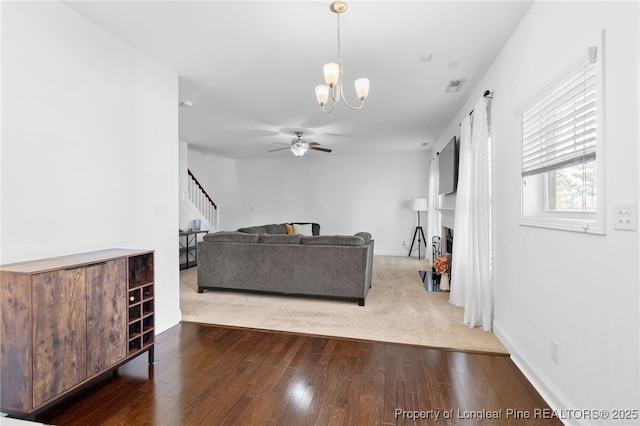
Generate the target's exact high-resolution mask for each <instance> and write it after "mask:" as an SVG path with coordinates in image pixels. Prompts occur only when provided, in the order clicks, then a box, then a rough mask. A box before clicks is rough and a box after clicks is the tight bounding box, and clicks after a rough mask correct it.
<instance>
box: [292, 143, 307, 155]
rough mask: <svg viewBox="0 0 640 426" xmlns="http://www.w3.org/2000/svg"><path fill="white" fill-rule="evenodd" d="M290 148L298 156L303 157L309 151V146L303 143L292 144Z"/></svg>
mask: <svg viewBox="0 0 640 426" xmlns="http://www.w3.org/2000/svg"><path fill="white" fill-rule="evenodd" d="M289 149H290V150H291V152H293V155H295V156H296V157H302V156H303V155H304V153H305V152H307V147H305V146H303V145H292V146H291V148H289Z"/></svg>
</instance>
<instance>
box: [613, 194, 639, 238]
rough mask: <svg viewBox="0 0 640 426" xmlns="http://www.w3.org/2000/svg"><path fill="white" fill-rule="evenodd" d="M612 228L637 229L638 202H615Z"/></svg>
mask: <svg viewBox="0 0 640 426" xmlns="http://www.w3.org/2000/svg"><path fill="white" fill-rule="evenodd" d="M613 208H614V210H615V212H614V216H613V217H614V218H615V224H614V226H613V228H614V229H617V230H619V231H637V230H638V203H637V202H636V201H630V202H626V203H615V204H614V205H613Z"/></svg>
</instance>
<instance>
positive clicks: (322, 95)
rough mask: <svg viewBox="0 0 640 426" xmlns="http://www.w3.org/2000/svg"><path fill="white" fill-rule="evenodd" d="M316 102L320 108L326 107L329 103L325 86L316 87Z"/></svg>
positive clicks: (327, 87) (327, 89) (327, 88)
mask: <svg viewBox="0 0 640 426" xmlns="http://www.w3.org/2000/svg"><path fill="white" fill-rule="evenodd" d="M316 100H317V101H318V103H319V104H320V106H324V105H326V103H327V102H328V101H329V86H325V85H324V84H322V85H320V86H316Z"/></svg>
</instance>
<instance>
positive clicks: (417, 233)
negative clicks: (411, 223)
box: [409, 226, 427, 260]
mask: <svg viewBox="0 0 640 426" xmlns="http://www.w3.org/2000/svg"><path fill="white" fill-rule="evenodd" d="M421 235H422V240H420V236H421ZM416 237H418V260H420V258H421V253H420V244H422V241H424V242H425V244H426V242H427V239H426V238H425V237H424V231H423V230H422V226H416V230H415V231H414V232H413V241H411V247H410V248H409V256H411V252H412V251H413V245H414V244H415V242H416ZM425 249H426V247H425Z"/></svg>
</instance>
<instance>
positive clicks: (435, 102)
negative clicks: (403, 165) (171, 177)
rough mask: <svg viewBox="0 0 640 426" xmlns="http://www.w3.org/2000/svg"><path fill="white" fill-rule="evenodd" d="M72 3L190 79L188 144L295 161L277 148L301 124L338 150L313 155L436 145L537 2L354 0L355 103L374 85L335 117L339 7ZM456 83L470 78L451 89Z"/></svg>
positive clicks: (344, 33)
mask: <svg viewBox="0 0 640 426" xmlns="http://www.w3.org/2000/svg"><path fill="white" fill-rule="evenodd" d="M64 3H65V4H66V5H67V6H68V7H70V8H72V9H73V10H75V11H77V12H78V13H79V14H81V15H83V16H84V17H86V18H87V19H89V20H91V21H93V22H95V23H96V24H97V25H99V26H101V27H102V28H104V29H106V30H107V31H109V32H110V33H112V34H114V35H115V36H117V37H119V38H121V39H122V40H124V41H125V42H127V43H128V44H130V45H131V46H133V47H135V48H136V49H138V50H139V51H141V52H143V53H145V54H146V55H148V56H149V57H151V58H153V59H154V60H156V61H157V62H159V63H160V64H162V65H164V66H165V67H167V68H169V69H170V70H172V71H173V72H175V73H176V74H177V75H178V76H179V97H180V99H179V101H182V100H188V101H191V102H193V107H192V108H188V109H187V108H180V110H179V129H180V140H182V141H185V142H188V143H189V144H192V145H194V146H198V147H200V148H202V149H206V150H208V151H212V152H215V153H218V154H220V155H223V156H227V157H231V158H247V157H267V156H286V155H292V154H291V153H290V152H289V151H288V150H283V151H278V152H273V153H269V152H268V151H269V150H271V149H274V148H278V146H276V145H274V144H273V142H280V143H288V142H290V141H291V139H292V137H293V136H292V132H293V130H295V129H307V131H308V132H310V133H312V136H308V137H307V138H306V139H308V140H313V141H315V142H318V143H320V144H321V145H322V147H325V148H330V149H333V153H332V154H325V153H322V152H317V151H313V152H310V153H307V154H306V155H316V156H317V155H322V156H324V155H336V154H351V153H360V152H391V151H420V150H427V149H429V148H430V146H429V145H430V144H432V143H433V142H434V141H436V140H437V139H438V138H439V137H440V136H441V135H442V133H443V132H444V131H445V129H446V127H447V125H448V124H449V123H450V122H451V121H452V120H453V119H454V118H455V116H456V114H457V113H458V112H459V111H460V108H462V106H463V104H464V102H465V101H466V99H467V98H468V97H469V95H470V92H471V89H473V88H474V86H475V85H476V83H477V82H478V81H479V79H480V78H481V77H482V76H483V74H484V73H485V72H486V70H487V68H488V67H489V66H490V65H491V63H492V62H493V60H494V58H495V57H496V55H497V54H498V53H499V51H500V49H501V48H502V47H503V46H504V44H505V43H506V41H507V40H508V38H509V37H510V35H511V34H512V32H513V31H514V29H515V28H516V27H517V25H518V24H519V22H520V20H521V19H522V17H523V16H524V14H525V13H526V12H527V10H528V8H529V7H530V6H531V3H532V2H531V1H493V2H490V1H479V0H476V1H363V0H360V1H358V0H351V1H349V2H348V5H349V9H348V10H347V11H346V12H345V13H344V14H342V15H341V18H340V22H341V28H340V31H341V41H342V43H341V44H342V46H341V51H342V63H343V66H344V73H345V75H344V77H345V92H346V96H347V98H348V99H350V100H351V101H352V103H355V101H356V99H355V90H354V89H353V81H354V80H355V79H356V78H358V77H368V78H369V79H370V81H371V90H370V94H369V98H368V99H367V101H366V104H365V106H364V108H363V109H362V110H359V111H352V110H350V109H348V108H346V106H344V105H338V106H336V109H335V110H334V111H333V112H332V113H330V114H327V115H325V114H324V113H322V111H321V109H320V107H319V106H318V105H317V103H316V101H315V95H314V87H315V86H316V85H318V84H324V81H323V77H322V65H323V64H324V63H326V62H335V61H336V45H337V37H336V15H335V14H334V13H333V12H331V11H330V10H329V6H330V4H331V1H253V2H250V1H139V2H136V1H122V2H115V1H95V2H93V1H66V2H64ZM422 53H430V54H432V60H431V61H429V62H424V61H421V59H420V56H421V54H422ZM452 79H464V83H463V85H462V87H461V89H460V91H459V92H457V93H446V92H445V89H446V88H447V84H448V82H449V81H450V80H452ZM487 89H491V88H489V87H488V88H487ZM123 101H124V100H123ZM447 137H448V135H447ZM425 143H427V144H429V145H425Z"/></svg>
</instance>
